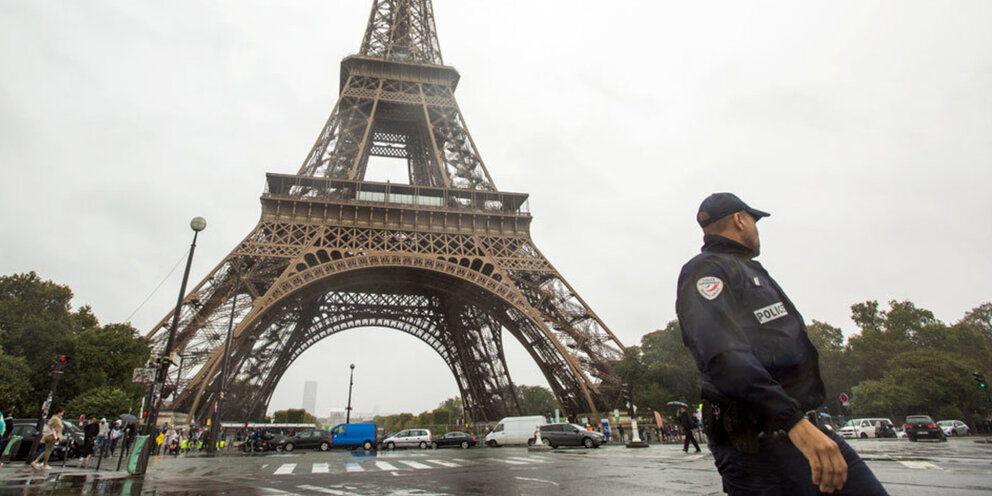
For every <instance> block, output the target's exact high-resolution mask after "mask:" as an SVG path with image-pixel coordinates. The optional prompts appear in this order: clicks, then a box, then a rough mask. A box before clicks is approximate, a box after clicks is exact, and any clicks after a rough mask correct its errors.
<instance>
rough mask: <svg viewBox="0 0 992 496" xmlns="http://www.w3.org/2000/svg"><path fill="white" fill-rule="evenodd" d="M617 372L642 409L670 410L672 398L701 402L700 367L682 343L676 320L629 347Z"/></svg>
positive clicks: (691, 402)
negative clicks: (698, 367) (630, 387)
mask: <svg viewBox="0 0 992 496" xmlns="http://www.w3.org/2000/svg"><path fill="white" fill-rule="evenodd" d="M617 373H618V374H619V375H620V377H621V378H622V380H623V381H624V382H625V383H628V384H630V385H631V386H632V387H633V390H634V398H633V399H634V404H635V405H637V407H638V410H639V411H643V410H656V411H659V412H668V411H669V410H671V408H669V407H667V406H666V405H665V404H666V403H668V402H669V401H685V402H687V403H689V404H694V403H697V402H699V370H698V369H697V368H696V363H695V361H694V360H693V358H692V354H691V353H689V350H688V349H686V348H685V345H683V344H682V329H681V328H680V327H679V323H678V321H677V320H673V321H671V322H669V323H668V325H667V326H666V327H665V328H664V329H659V330H657V331H654V332H649V333H647V334H645V335H644V336H643V337H642V338H641V345H640V346H631V347H628V348H627V350H626V351H625V353H624V357H623V359H622V360H621V362H620V363H619V364H618V365H617Z"/></svg>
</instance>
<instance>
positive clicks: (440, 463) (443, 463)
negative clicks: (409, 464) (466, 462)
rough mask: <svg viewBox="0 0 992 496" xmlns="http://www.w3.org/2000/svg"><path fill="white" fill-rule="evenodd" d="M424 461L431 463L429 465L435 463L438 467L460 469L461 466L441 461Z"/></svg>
mask: <svg viewBox="0 0 992 496" xmlns="http://www.w3.org/2000/svg"><path fill="white" fill-rule="evenodd" d="M425 461H428V462H431V463H436V464H438V465H441V466H442V467H461V465H459V464H457V463H451V462H446V461H442V460H425Z"/></svg>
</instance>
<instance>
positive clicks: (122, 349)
mask: <svg viewBox="0 0 992 496" xmlns="http://www.w3.org/2000/svg"><path fill="white" fill-rule="evenodd" d="M71 301H72V291H71V290H70V289H69V287H68V286H63V285H60V284H56V283H54V282H52V281H44V280H42V279H41V278H40V277H38V275H37V274H36V273H34V272H30V273H27V274H15V275H10V276H3V277H0V349H2V350H4V352H6V354H7V355H6V357H5V358H0V364H4V363H7V364H8V366H5V367H4V369H5V370H4V371H3V372H0V374H2V375H3V376H6V375H7V374H10V375H11V376H13V374H14V371H15V370H16V371H18V372H17V376H16V377H11V378H9V379H4V380H3V385H2V386H0V400H2V399H3V396H2V395H4V394H7V393H5V391H7V390H8V389H9V390H11V391H16V398H8V399H7V401H11V402H12V403H13V404H14V405H15V407H16V408H17V409H18V411H19V412H22V413H23V414H25V415H29V414H30V415H33V414H35V413H36V410H37V409H39V408H40V406H41V404H42V402H43V401H44V399H45V398H46V397H47V395H48V390H49V388H50V385H51V371H52V360H53V359H54V358H55V357H56V356H58V355H68V356H69V357H70V361H69V363H68V365H67V366H66V367H65V369H64V373H63V375H62V376H61V380H60V382H59V388H58V392H57V395H56V399H55V403H56V404H66V403H67V401H66V400H72V399H74V398H76V397H78V396H80V395H82V394H83V393H85V392H87V391H89V390H91V389H95V388H104V389H117V390H119V391H122V392H124V393H125V394H126V395H127V397H128V398H129V399H132V400H134V399H140V397H141V394H142V392H143V388H142V387H141V386H140V385H135V384H133V383H132V382H131V370H132V369H133V368H135V367H139V366H141V365H143V364H144V363H145V362H146V361H147V359H148V356H149V347H148V343H147V341H146V340H145V339H144V338H142V337H140V336H139V335H138V333H137V331H136V330H135V329H134V328H133V327H131V326H130V325H128V324H108V325H105V326H102V327H101V326H100V324H99V321H98V320H97V318H96V316H94V315H93V313H92V312H91V310H90V308H89V307H88V306H83V307H80V308H79V309H78V310H75V311H73V310H72V306H71ZM18 359H20V360H21V361H18ZM11 360H13V361H11ZM25 366H26V367H27V369H26V370H25V368H24V367H25ZM8 369H9V370H8ZM8 381H9V382H10V383H11V384H9V385H8V384H7V383H8ZM25 381H26V387H25ZM9 394H14V393H9ZM117 413H121V412H117Z"/></svg>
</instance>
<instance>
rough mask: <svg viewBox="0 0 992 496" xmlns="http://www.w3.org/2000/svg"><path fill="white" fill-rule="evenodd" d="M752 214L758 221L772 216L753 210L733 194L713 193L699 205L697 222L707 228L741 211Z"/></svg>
mask: <svg viewBox="0 0 992 496" xmlns="http://www.w3.org/2000/svg"><path fill="white" fill-rule="evenodd" d="M742 210H743V211H745V212H747V213H749V214H751V216H752V217H754V219H755V220H756V221H757V220H758V219H760V218H762V217H768V216H769V215H771V214H770V213H768V212H762V211H761V210H758V209H754V208H751V207H749V206H748V205H747V203H744V201H743V200H741V199H740V198H738V197H737V195H735V194H733V193H713V194H712V195H710V196H707V197H706V199H705V200H703V203H701V204H700V205H699V212H698V213H697V214H696V222H698V223H699V227H706V226H708V225H710V224H712V223H714V222H716V221H718V220H720V219H722V218H724V217H726V216H728V215H730V214H734V213H737V212H740V211H742Z"/></svg>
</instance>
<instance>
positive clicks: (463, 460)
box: [451, 458, 471, 463]
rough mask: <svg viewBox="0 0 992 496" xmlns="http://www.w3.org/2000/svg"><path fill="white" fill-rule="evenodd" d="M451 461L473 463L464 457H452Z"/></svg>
mask: <svg viewBox="0 0 992 496" xmlns="http://www.w3.org/2000/svg"><path fill="white" fill-rule="evenodd" d="M451 461H453V462H458V463H471V462H469V461H468V460H466V459H464V458H452V459H451Z"/></svg>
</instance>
